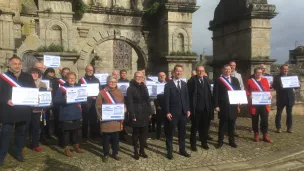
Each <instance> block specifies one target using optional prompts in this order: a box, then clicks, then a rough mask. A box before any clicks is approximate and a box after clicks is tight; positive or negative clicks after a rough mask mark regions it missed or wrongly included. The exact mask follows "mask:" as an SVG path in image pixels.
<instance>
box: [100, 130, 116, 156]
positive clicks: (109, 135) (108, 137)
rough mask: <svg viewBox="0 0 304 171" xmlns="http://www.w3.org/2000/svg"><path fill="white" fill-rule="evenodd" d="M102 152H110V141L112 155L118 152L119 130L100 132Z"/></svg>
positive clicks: (106, 153) (105, 153) (106, 154)
mask: <svg viewBox="0 0 304 171" xmlns="http://www.w3.org/2000/svg"><path fill="white" fill-rule="evenodd" d="M102 142H103V144H102V145H103V154H104V156H108V155H109V153H110V143H111V146H112V155H117V154H118V146H119V132H104V133H103V134H102Z"/></svg>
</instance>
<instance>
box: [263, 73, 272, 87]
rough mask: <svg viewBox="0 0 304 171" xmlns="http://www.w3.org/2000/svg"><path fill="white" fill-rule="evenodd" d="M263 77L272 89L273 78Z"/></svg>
mask: <svg viewBox="0 0 304 171" xmlns="http://www.w3.org/2000/svg"><path fill="white" fill-rule="evenodd" d="M263 77H264V78H266V79H267V81H268V84H269V87H271V86H272V83H273V76H263Z"/></svg>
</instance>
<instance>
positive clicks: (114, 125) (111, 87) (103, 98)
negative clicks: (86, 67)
mask: <svg viewBox="0 0 304 171" xmlns="http://www.w3.org/2000/svg"><path fill="white" fill-rule="evenodd" d="M103 104H124V96H123V94H122V92H121V90H120V89H119V88H118V87H117V79H116V78H115V76H112V75H110V76H108V77H107V85H106V87H105V88H104V89H103V90H101V91H100V92H99V94H98V97H97V100H96V111H97V117H98V120H100V132H102V140H103V153H104V157H103V159H102V160H103V162H107V161H108V157H109V151H110V142H112V143H111V145H112V157H113V158H114V159H115V160H120V158H119V157H118V146H119V132H120V131H121V130H122V127H123V125H122V124H123V122H122V121H103V119H102V111H101V109H102V105H103Z"/></svg>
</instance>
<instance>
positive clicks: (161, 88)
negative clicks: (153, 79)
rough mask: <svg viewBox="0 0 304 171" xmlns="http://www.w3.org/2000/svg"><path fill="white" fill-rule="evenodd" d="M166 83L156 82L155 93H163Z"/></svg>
mask: <svg viewBox="0 0 304 171" xmlns="http://www.w3.org/2000/svg"><path fill="white" fill-rule="evenodd" d="M165 85H166V83H156V87H157V94H164V92H165Z"/></svg>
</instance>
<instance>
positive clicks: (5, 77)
mask: <svg viewBox="0 0 304 171" xmlns="http://www.w3.org/2000/svg"><path fill="white" fill-rule="evenodd" d="M0 77H1V78H2V79H3V80H5V81H6V82H7V83H8V84H10V85H11V86H12V87H22V86H21V85H20V84H19V83H18V82H17V81H16V80H15V79H14V78H12V77H10V76H9V75H7V74H6V73H3V74H0Z"/></svg>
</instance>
